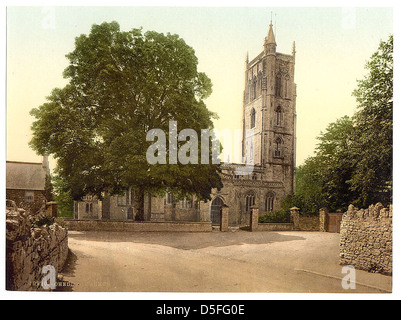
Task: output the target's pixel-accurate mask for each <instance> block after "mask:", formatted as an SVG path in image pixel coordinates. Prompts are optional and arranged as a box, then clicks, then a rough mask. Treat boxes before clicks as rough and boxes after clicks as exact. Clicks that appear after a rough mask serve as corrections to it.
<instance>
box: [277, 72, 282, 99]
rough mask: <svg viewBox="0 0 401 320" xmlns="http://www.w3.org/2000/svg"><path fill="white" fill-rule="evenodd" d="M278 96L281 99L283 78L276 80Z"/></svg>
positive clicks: (278, 77)
mask: <svg viewBox="0 0 401 320" xmlns="http://www.w3.org/2000/svg"><path fill="white" fill-rule="evenodd" d="M276 96H277V97H281V77H280V76H277V78H276Z"/></svg>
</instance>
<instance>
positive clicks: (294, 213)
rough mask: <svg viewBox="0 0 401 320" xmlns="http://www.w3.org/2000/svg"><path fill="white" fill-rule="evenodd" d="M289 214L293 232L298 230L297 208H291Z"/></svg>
mask: <svg viewBox="0 0 401 320" xmlns="http://www.w3.org/2000/svg"><path fill="white" fill-rule="evenodd" d="M290 212H291V222H292V223H293V224H294V230H299V208H297V207H292V208H291V209H290Z"/></svg>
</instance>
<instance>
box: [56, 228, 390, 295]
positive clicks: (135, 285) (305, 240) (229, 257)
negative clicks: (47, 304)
mask: <svg viewBox="0 0 401 320" xmlns="http://www.w3.org/2000/svg"><path fill="white" fill-rule="evenodd" d="M338 244H339V235H338V234H331V233H320V232H246V231H237V232H224V233H223V232H211V233H186V232H171V233H165V232H149V233H142V232H131V233H129V232H126V233H122V232H95V231H93V232H74V231H70V232H69V247H70V251H71V252H70V256H69V259H68V261H67V264H66V267H65V270H63V272H62V273H61V276H62V278H63V281H64V282H69V283H71V284H72V287H68V290H70V291H77V292H78V291H80V292H199V293H201V292H241V293H242V292H255V293H256V292H257V293H260V292H266V293H268V292H286V293H305V292H306V293H309V292H311V293H337V292H346V293H385V292H391V286H392V278H391V277H388V276H384V275H380V274H371V273H367V272H364V271H359V270H357V271H356V278H355V282H356V288H355V289H347V290H345V289H343V287H342V279H343V277H344V276H345V275H346V274H343V273H342V271H343V270H342V266H340V265H339V264H338V256H339V247H338ZM64 290H65V288H64Z"/></svg>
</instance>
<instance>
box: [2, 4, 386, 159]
mask: <svg viewBox="0 0 401 320" xmlns="http://www.w3.org/2000/svg"><path fill="white" fill-rule="evenodd" d="M272 11H273V24H274V28H275V30H276V42H277V51H278V52H281V53H287V54H290V53H291V51H292V43H293V41H295V42H296V51H297V53H296V66H295V82H296V83H297V93H298V96H297V165H300V164H302V163H303V161H304V160H305V159H306V158H307V157H308V156H312V155H313V151H314V148H315V145H316V137H317V136H318V135H319V134H320V132H322V131H324V130H325V128H326V127H327V125H328V124H329V123H331V122H334V121H336V120H337V119H338V118H340V117H342V116H344V115H349V116H351V115H353V114H354V112H355V107H356V101H355V98H354V97H352V96H351V94H352V91H353V90H354V89H355V88H356V85H357V79H362V78H363V76H364V75H365V74H366V71H365V69H364V66H365V63H366V62H367V60H368V59H369V58H370V56H371V55H372V54H373V53H374V52H375V51H376V49H377V48H378V46H379V43H380V40H387V39H388V37H389V35H390V34H391V33H393V10H392V8H391V7H390V8H377V7H368V8H363V7H360V8H340V7H339V8H326V7H320V8H310V7H304V8H293V7H286V8H279V7H260V6H259V7H231V8H228V7H110V6H108V7H40V6H37V7H10V6H9V7H8V8H7V78H6V80H7V82H6V85H7V90H6V94H7V110H6V111H7V114H6V119H7V130H6V133H7V137H6V143H7V149H6V150H7V154H6V158H7V160H16V161H40V160H41V157H40V156H38V155H36V154H35V152H34V151H33V150H31V149H30V148H29V146H28V142H29V140H30V139H31V130H30V126H31V124H32V121H33V120H34V119H33V118H32V117H31V116H30V115H29V111H30V110H31V109H32V108H35V107H38V106H39V105H41V104H42V103H44V102H45V101H46V100H45V99H46V96H48V95H49V94H50V92H51V90H52V89H53V88H55V87H63V86H64V85H65V84H66V83H67V81H66V80H65V79H63V77H62V72H63V70H64V69H65V68H66V67H67V65H68V61H67V59H66V58H65V55H66V54H67V53H69V52H71V51H72V50H73V49H74V39H75V37H77V36H79V35H80V34H82V33H85V34H88V33H89V32H90V28H91V26H92V24H99V23H102V22H104V21H106V22H111V21H113V20H115V21H117V22H118V23H119V24H120V27H121V29H122V30H130V29H132V28H140V27H143V29H144V31H146V30H155V31H157V32H162V33H167V32H170V33H175V34H178V35H179V36H180V37H182V38H183V39H184V40H185V41H186V43H187V44H188V45H190V46H192V47H193V48H194V49H195V54H196V56H197V57H198V59H199V66H198V69H199V71H202V72H205V73H206V74H207V75H208V76H209V77H210V78H211V80H212V83H213V94H212V95H211V96H210V98H208V99H207V100H206V103H207V106H208V108H209V109H210V110H212V111H215V112H217V113H218V115H219V116H220V119H219V120H218V121H216V122H215V126H216V128H217V129H224V128H231V129H237V128H238V129H239V128H240V120H241V109H242V95H243V90H244V64H245V58H246V54H247V52H249V58H250V60H251V59H253V58H254V57H255V56H256V55H258V54H259V53H260V52H261V51H262V49H263V42H264V38H265V36H266V35H267V31H268V27H269V23H270V16H271V12H272ZM53 164H54V163H53Z"/></svg>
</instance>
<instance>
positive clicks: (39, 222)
mask: <svg viewBox="0 0 401 320" xmlns="http://www.w3.org/2000/svg"><path fill="white" fill-rule="evenodd" d="M53 223H54V218H53V217H49V216H44V215H43V216H39V217H38V218H37V219H36V220H35V221H34V224H35V226H37V227H41V226H44V225H47V226H51V225H52V224H53Z"/></svg>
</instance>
